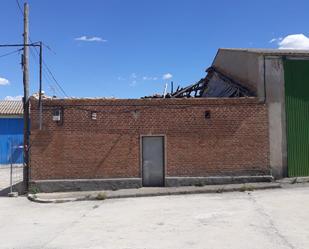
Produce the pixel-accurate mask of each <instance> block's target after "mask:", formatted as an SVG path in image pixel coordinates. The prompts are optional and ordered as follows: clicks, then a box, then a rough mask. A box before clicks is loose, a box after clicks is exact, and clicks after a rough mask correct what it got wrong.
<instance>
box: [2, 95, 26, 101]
mask: <svg viewBox="0 0 309 249" xmlns="http://www.w3.org/2000/svg"><path fill="white" fill-rule="evenodd" d="M22 98H23V96H22V95H17V96H6V97H5V98H4V100H22Z"/></svg>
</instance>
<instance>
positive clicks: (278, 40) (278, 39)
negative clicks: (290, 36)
mask: <svg viewBox="0 0 309 249" xmlns="http://www.w3.org/2000/svg"><path fill="white" fill-rule="evenodd" d="M281 40H282V37H279V38H273V39H271V40H270V41H269V43H274V42H275V43H278V42H280V41H281Z"/></svg>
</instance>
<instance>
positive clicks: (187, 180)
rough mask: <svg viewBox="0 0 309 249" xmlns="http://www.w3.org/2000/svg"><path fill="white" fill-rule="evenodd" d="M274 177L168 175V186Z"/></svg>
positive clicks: (269, 178) (241, 181) (270, 179)
mask: <svg viewBox="0 0 309 249" xmlns="http://www.w3.org/2000/svg"><path fill="white" fill-rule="evenodd" d="M273 180H274V178H273V177H272V176H270V175H264V176H212V177H166V178H165V186H166V187H177V186H192V185H194V186H203V185H218V184H233V183H249V182H271V181H273Z"/></svg>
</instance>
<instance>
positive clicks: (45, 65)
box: [16, 0, 69, 97]
mask: <svg viewBox="0 0 309 249" xmlns="http://www.w3.org/2000/svg"><path fill="white" fill-rule="evenodd" d="M16 3H17V6H18V9H19V11H20V13H21V15H22V16H23V15H24V12H23V10H22V8H21V5H20V3H19V0H16ZM29 41H30V42H31V43H33V42H32V40H31V38H30V36H29ZM44 46H45V47H47V48H48V49H49V50H50V51H52V50H51V48H50V47H49V46H47V45H45V44H44ZM31 49H34V51H35V52H36V54H37V55H39V52H38V51H37V49H36V47H34V48H32V47H30V51H31ZM52 52H53V51H52ZM54 53H55V52H54ZM42 62H43V65H44V67H45V68H46V70H47V72H48V74H49V75H50V76H51V78H52V80H53V81H54V82H55V83H56V85H57V87H58V88H59V89H60V91H61V92H62V94H63V95H64V96H66V97H69V96H68V95H67V93H66V92H65V91H64V89H63V88H62V86H61V85H60V83H59V82H58V81H57V79H56V77H55V76H54V74H53V73H52V72H51V70H50V68H49V67H48V66H47V63H46V62H45V60H44V59H42ZM43 70H44V68H43ZM46 70H44V71H45V72H46Z"/></svg>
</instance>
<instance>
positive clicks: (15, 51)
mask: <svg viewBox="0 0 309 249" xmlns="http://www.w3.org/2000/svg"><path fill="white" fill-rule="evenodd" d="M21 50H23V49H22V48H20V49H17V50H14V51H11V52H8V53H6V54H2V55H0V58H2V57H5V56H8V55H11V54H15V53H18V52H20V51H21Z"/></svg>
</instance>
